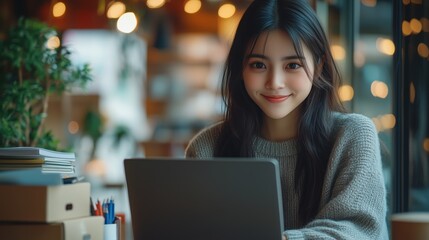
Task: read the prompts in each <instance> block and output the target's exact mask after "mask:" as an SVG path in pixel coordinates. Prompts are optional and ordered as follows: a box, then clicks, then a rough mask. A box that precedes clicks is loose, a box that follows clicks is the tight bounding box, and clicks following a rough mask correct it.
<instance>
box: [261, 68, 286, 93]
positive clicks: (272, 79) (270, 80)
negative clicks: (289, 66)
mask: <svg viewBox="0 0 429 240" xmlns="http://www.w3.org/2000/svg"><path fill="white" fill-rule="evenodd" d="M285 86H286V75H285V74H284V72H283V71H282V70H281V69H272V70H271V71H270V73H269V74H268V76H267V79H266V82H265V88H266V89H271V90H275V89H282V88H284V87H285Z"/></svg>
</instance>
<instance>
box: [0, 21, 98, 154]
mask: <svg viewBox="0 0 429 240" xmlns="http://www.w3.org/2000/svg"><path fill="white" fill-rule="evenodd" d="M55 36H57V37H58V32H57V31H56V30H55V29H54V28H52V27H50V26H48V25H46V24H45V23H42V22H40V21H37V20H31V19H24V18H21V19H19V21H18V23H17V25H16V26H15V27H13V28H11V29H10V31H9V32H8V34H7V35H6V38H5V39H4V40H2V41H0V106H1V110H0V147H7V146H13V147H16V146H37V147H43V148H49V149H54V150H55V149H57V148H58V140H56V139H55V137H54V136H53V135H52V133H51V131H48V130H46V129H45V128H44V122H45V119H46V117H47V111H48V103H49V97H50V95H52V94H58V95H60V94H62V93H63V92H64V91H67V90H69V89H70V88H71V87H73V86H81V87H83V86H84V85H85V84H86V83H87V82H88V81H90V80H91V77H90V68H89V66H88V65H87V64H85V65H83V66H80V67H76V66H74V65H72V62H71V60H70V54H71V53H70V51H69V50H68V49H67V47H65V46H61V44H58V46H56V47H49V45H47V43H48V40H49V39H57V40H58V41H57V42H59V38H55ZM52 37H54V38H52ZM54 42H55V41H54Z"/></svg>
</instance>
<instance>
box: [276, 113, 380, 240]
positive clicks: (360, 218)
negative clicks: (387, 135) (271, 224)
mask: <svg viewBox="0 0 429 240" xmlns="http://www.w3.org/2000/svg"><path fill="white" fill-rule="evenodd" d="M350 115H351V117H348V119H346V120H345V121H341V124H340V129H339V130H338V134H337V139H336V141H335V144H334V147H333V151H332V153H331V156H330V161H329V164H328V168H327V173H326V177H325V180H324V186H323V189H322V198H321V205H320V207H319V212H318V214H317V215H316V217H315V218H314V219H313V220H312V221H311V222H309V223H308V224H307V225H306V226H304V227H303V228H301V229H294V230H286V231H285V232H284V235H285V236H286V237H287V239H288V240H292V239H371V240H372V239H388V234H387V227H386V210H387V205H386V198H385V194H386V190H385V184H384V179H383V175H382V165H381V156H380V148H379V140H378V136H377V132H376V130H375V127H374V125H373V123H372V121H371V120H370V119H368V118H366V117H364V116H362V115H357V114H350ZM285 221H287V219H285Z"/></svg>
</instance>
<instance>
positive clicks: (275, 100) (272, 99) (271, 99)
mask: <svg viewBox="0 0 429 240" xmlns="http://www.w3.org/2000/svg"><path fill="white" fill-rule="evenodd" d="M291 95H292V94H289V95H263V94H262V97H264V98H265V99H266V100H267V101H268V102H271V103H280V102H283V101H286V99H288V98H289V97H290V96H291Z"/></svg>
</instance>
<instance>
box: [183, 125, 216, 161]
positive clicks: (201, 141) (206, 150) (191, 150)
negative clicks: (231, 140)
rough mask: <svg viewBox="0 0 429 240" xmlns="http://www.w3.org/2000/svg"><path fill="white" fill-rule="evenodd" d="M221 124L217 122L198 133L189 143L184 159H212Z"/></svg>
mask: <svg viewBox="0 0 429 240" xmlns="http://www.w3.org/2000/svg"><path fill="white" fill-rule="evenodd" d="M222 124H223V122H217V123H214V124H212V125H210V126H208V127H206V128H204V129H202V130H201V131H199V132H198V133H197V134H196V135H195V136H194V137H193V138H192V139H191V140H190V141H189V144H188V146H187V147H186V150H185V155H186V157H212V155H213V149H214V147H215V145H216V140H217V138H218V137H219V134H220V132H221V129H222Z"/></svg>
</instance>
